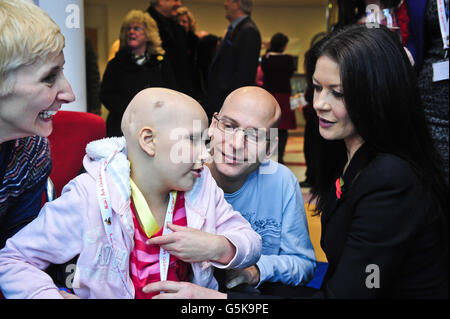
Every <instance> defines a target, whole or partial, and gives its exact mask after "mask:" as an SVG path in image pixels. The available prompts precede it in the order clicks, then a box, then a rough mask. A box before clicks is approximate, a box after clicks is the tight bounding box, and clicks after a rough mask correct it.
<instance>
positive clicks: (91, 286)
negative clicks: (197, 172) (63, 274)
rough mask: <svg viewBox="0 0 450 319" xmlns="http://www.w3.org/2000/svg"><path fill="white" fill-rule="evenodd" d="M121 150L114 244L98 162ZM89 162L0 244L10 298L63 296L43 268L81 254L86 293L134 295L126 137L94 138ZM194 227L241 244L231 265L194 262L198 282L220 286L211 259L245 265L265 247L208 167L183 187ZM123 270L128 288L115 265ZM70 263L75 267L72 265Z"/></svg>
mask: <svg viewBox="0 0 450 319" xmlns="http://www.w3.org/2000/svg"><path fill="white" fill-rule="evenodd" d="M115 150H118V151H120V153H119V154H118V155H116V156H115V157H114V159H113V161H112V162H111V164H110V165H109V166H108V169H107V172H106V180H107V184H108V187H109V192H110V198H111V207H112V211H113V212H112V221H111V222H112V225H113V234H112V237H113V243H114V251H111V246H110V245H109V242H108V239H107V237H106V233H105V230H104V226H103V222H102V216H101V212H100V208H99V203H98V199H97V191H96V179H97V178H98V175H99V170H100V163H101V162H102V159H103V160H104V159H105V158H106V157H108V155H109V154H111V153H112V152H114V151H115ZM86 153H87V154H86V156H85V158H84V161H83V164H84V167H85V169H86V172H87V173H85V174H82V175H79V176H77V177H76V178H74V179H73V180H72V181H70V182H69V183H68V184H67V185H66V186H65V187H64V189H63V192H62V194H61V196H60V197H59V198H58V199H56V200H54V201H53V202H50V203H47V204H46V205H45V206H44V207H43V208H42V210H41V212H40V214H39V216H38V217H37V218H36V219H35V220H34V221H33V222H31V223H30V224H28V225H27V226H26V227H24V228H23V229H22V230H21V231H20V232H18V233H17V234H16V235H15V236H13V237H12V238H10V239H9V240H8V241H7V243H6V246H5V248H4V249H2V250H1V251H0V289H1V291H2V292H3V294H4V296H5V297H6V298H61V295H60V294H59V292H58V288H57V287H56V286H55V284H54V283H53V281H52V279H51V278H50V277H49V276H48V275H47V274H46V273H45V272H44V271H42V270H43V269H46V268H47V267H48V266H49V264H50V263H53V264H62V263H65V262H67V261H69V260H71V259H72V258H73V257H75V256H77V255H79V257H78V260H77V264H76V266H75V265H74V266H73V268H72V269H71V270H72V271H74V273H73V276H69V278H70V279H73V282H71V283H68V284H70V285H72V287H73V289H74V292H75V294H76V295H78V296H79V297H81V298H103V299H107V298H134V287H133V283H132V281H131V278H130V274H129V268H130V265H129V261H130V253H131V251H132V250H133V246H134V241H133V236H134V225H133V219H132V212H131V209H130V198H131V190H130V182H129V180H130V168H129V162H128V160H127V155H126V146H125V139H124V138H123V137H122V138H109V139H103V140H99V141H94V142H92V143H89V144H88V146H87V147H86ZM185 199H186V202H185V205H186V217H187V223H188V227H191V228H195V229H200V230H202V231H206V232H209V233H213V234H221V235H223V236H225V237H226V238H227V239H228V240H230V242H232V243H233V244H234V246H236V255H235V256H234V258H233V259H232V260H231V262H230V263H229V264H228V265H222V264H218V263H213V262H202V263H191V265H192V271H193V280H192V282H193V283H196V284H199V285H201V286H204V287H208V288H213V289H217V288H218V284H217V281H216V280H215V278H214V276H213V268H212V266H216V267H218V268H244V267H248V266H250V265H252V264H255V263H256V262H257V261H258V259H259V257H260V254H261V237H260V236H259V235H258V234H257V233H256V232H254V231H253V230H252V228H251V226H250V224H249V223H248V222H247V221H246V220H245V219H244V218H243V217H242V216H241V215H240V214H239V213H238V212H236V211H233V209H232V207H231V206H230V205H229V204H228V203H227V202H226V201H225V199H224V197H223V191H222V190H221V189H220V188H219V187H218V186H217V184H216V183H215V181H214V179H213V177H212V176H211V173H210V171H209V170H208V168H207V167H205V169H204V170H203V172H202V174H201V177H200V178H198V179H197V181H196V182H195V184H194V187H193V188H192V190H190V191H189V192H186V193H185ZM113 258H115V261H117V263H118V265H119V267H120V268H121V270H122V273H123V274H124V277H125V280H126V281H127V285H128V287H129V289H130V290H131V291H130V292H131V294H132V295H130V293H128V290H127V288H126V285H125V284H124V283H123V282H122V280H121V277H120V275H119V272H118V271H117V269H116V267H115V262H114V260H113ZM69 271H70V270H69Z"/></svg>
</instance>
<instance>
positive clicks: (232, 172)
mask: <svg viewBox="0 0 450 319" xmlns="http://www.w3.org/2000/svg"><path fill="white" fill-rule="evenodd" d="M280 115H281V111H280V107H279V105H278V103H277V101H276V100H275V99H274V98H273V96H272V95H271V94H270V93H269V92H267V91H266V90H264V89H262V88H259V87H242V88H239V89H237V90H235V91H233V92H232V93H231V94H230V95H229V96H228V97H227V98H226V100H225V102H224V104H223V106H222V108H221V110H220V112H219V113H215V114H214V116H213V119H212V122H211V125H210V127H209V130H208V135H209V136H210V137H211V153H212V158H213V162H212V163H210V164H208V166H209V168H210V170H211V174H212V176H213V177H214V179H215V180H216V182H217V185H218V186H219V187H221V188H222V189H223V191H224V193H225V199H226V200H227V201H228V202H229V203H230V204H231V205H232V206H233V209H235V210H237V211H239V212H240V213H241V214H242V215H243V216H244V217H245V218H246V219H247V220H248V221H249V222H250V224H251V225H252V227H253V229H254V230H255V231H256V232H257V233H258V234H259V235H260V236H261V237H262V240H263V249H262V255H261V258H260V259H259V261H258V262H257V263H255V264H254V265H251V266H250V267H247V268H245V269H233V270H228V271H227V273H226V275H225V279H224V281H225V287H223V289H221V290H222V291H227V290H228V289H232V290H236V289H238V288H241V287H243V286H240V285H242V284H247V285H250V286H252V287H255V288H257V289H259V290H260V291H261V292H262V293H263V294H270V295H281V296H289V294H290V289H291V287H293V286H299V285H305V284H306V283H307V282H308V281H309V280H311V278H312V277H313V274H314V268H315V264H316V259H315V254H314V248H313V246H312V244H311V240H310V238H309V233H308V225H307V220H306V215H305V208H304V203H303V198H302V194H301V190H300V187H299V183H298V180H297V178H296V176H295V175H294V174H293V173H292V172H291V171H290V170H289V169H288V168H287V167H286V166H284V165H282V164H279V163H276V162H274V161H272V160H270V157H271V156H272V154H273V152H274V151H275V150H276V146H277V134H276V131H277V130H276V127H277V125H278V122H279V119H280ZM274 133H275V134H274ZM219 281H220V280H219ZM197 288H198V287H193V286H192V285H186V284H184V283H170V282H167V283H156V284H152V285H150V286H149V287H147V289H149V290H151V291H157V290H158V289H162V290H164V289H170V290H171V291H172V293H171V294H165V295H161V296H158V298H184V297H192V298H222V297H224V296H225V295H223V294H219V293H212V292H210V293H208V292H207V290H204V289H197Z"/></svg>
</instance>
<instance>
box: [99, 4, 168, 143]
mask: <svg viewBox="0 0 450 319" xmlns="http://www.w3.org/2000/svg"><path fill="white" fill-rule="evenodd" d="M164 53H165V51H164V49H163V48H162V46H161V39H160V37H159V33H158V27H157V25H156V22H155V20H153V18H152V17H150V15H149V14H148V13H144V12H143V11H140V10H131V11H130V12H129V13H128V14H127V15H126V16H125V18H124V20H123V22H122V26H121V28H120V49H119V52H117V54H116V56H115V57H114V59H112V60H111V61H109V63H108V65H107V66H106V70H105V73H104V75H103V81H102V86H101V90H100V99H101V101H102V103H103V105H104V106H105V107H106V108H107V109H108V111H109V115H108V118H107V120H106V135H107V136H108V137H112V136H122V135H123V134H122V131H121V129H120V123H121V121H122V115H123V112H124V111H125V109H126V107H127V106H128V103H130V101H131V99H132V98H133V97H134V96H135V95H136V94H137V93H138V92H140V91H141V90H143V89H145V88H149V87H166V88H174V86H175V79H174V75H173V70H172V68H171V66H170V64H169V63H168V62H167V61H166V59H165V57H164Z"/></svg>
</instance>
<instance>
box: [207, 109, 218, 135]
mask: <svg viewBox="0 0 450 319" xmlns="http://www.w3.org/2000/svg"><path fill="white" fill-rule="evenodd" d="M214 115H217V112H216V113H214ZM216 122H217V121H216V119H215V118H214V116H213V117H212V119H211V124H210V125H209V127H208V136H209V138H211V137H212V136H213V134H214V126H215V125H216Z"/></svg>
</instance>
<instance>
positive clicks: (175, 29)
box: [147, 0, 193, 97]
mask: <svg viewBox="0 0 450 319" xmlns="http://www.w3.org/2000/svg"><path fill="white" fill-rule="evenodd" d="M181 4H182V3H181V0H150V6H149V7H148V9H147V12H148V13H149V14H150V16H151V17H152V18H153V19H154V20H155V21H156V24H157V26H158V30H159V36H160V38H161V41H162V47H163V49H164V51H165V52H166V58H167V59H168V60H169V61H170V65H171V67H172V70H173V72H174V76H175V81H176V87H175V89H176V90H177V91H180V92H183V93H185V94H187V95H189V96H191V97H193V92H192V83H191V81H190V80H191V78H190V73H189V60H188V59H189V58H188V42H187V41H188V40H187V36H186V32H185V30H184V28H183V27H182V26H181V25H179V23H178V22H177V21H176V17H177V10H178V8H180V7H181Z"/></svg>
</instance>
